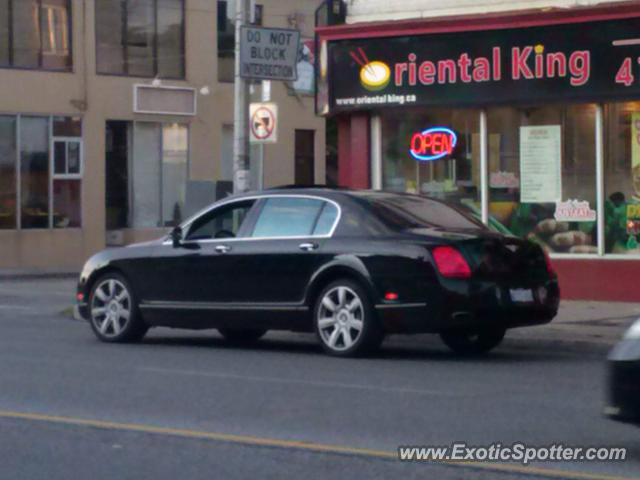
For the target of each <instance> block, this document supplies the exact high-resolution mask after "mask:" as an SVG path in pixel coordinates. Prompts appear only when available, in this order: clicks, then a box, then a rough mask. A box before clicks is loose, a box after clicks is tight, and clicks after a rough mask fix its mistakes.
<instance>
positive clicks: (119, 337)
mask: <svg viewBox="0 0 640 480" xmlns="http://www.w3.org/2000/svg"><path fill="white" fill-rule="evenodd" d="M89 317H90V323H91V328H92V329H93V332H94V333H95V334H96V336H97V337H98V339H100V340H102V341H103V342H111V343H124V342H137V341H140V340H142V338H143V337H144V335H145V334H146V333H147V330H148V329H149V328H148V327H147V326H146V325H145V323H144V321H143V320H142V318H141V317H140V313H139V311H138V305H137V303H136V299H135V296H134V294H133V291H132V290H131V287H130V285H129V282H127V280H126V279H125V278H124V277H123V276H122V275H120V274H118V273H115V272H114V273H108V274H106V275H104V276H102V277H100V278H99V279H98V280H97V281H96V282H95V283H94V285H93V288H92V289H91V294H90V296H89Z"/></svg>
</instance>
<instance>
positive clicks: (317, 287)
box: [305, 262, 378, 308]
mask: <svg viewBox="0 0 640 480" xmlns="http://www.w3.org/2000/svg"><path fill="white" fill-rule="evenodd" d="M340 278H346V279H349V280H352V281H354V282H356V283H358V284H359V285H360V286H362V287H363V288H364V289H365V291H366V292H367V294H368V295H369V298H370V300H371V301H372V302H373V303H374V304H375V303H376V301H377V299H378V294H377V290H376V287H375V285H374V283H373V281H372V279H371V277H370V275H369V273H368V272H367V270H366V267H365V266H364V265H363V264H362V263H361V262H359V264H358V263H355V264H354V263H350V264H346V263H337V264H333V265H328V266H326V267H325V268H323V269H321V270H320V271H318V272H317V273H316V274H315V275H314V276H313V278H312V279H311V282H310V283H309V286H308V287H307V291H306V294H305V305H307V306H309V307H311V308H313V306H314V303H315V300H316V298H317V297H318V295H319V294H320V292H321V291H322V289H323V288H324V287H326V286H327V285H329V284H330V283H331V282H333V281H335V280H338V279H340Z"/></svg>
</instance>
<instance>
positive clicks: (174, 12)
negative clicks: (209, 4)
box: [95, 0, 185, 79]
mask: <svg viewBox="0 0 640 480" xmlns="http://www.w3.org/2000/svg"><path fill="white" fill-rule="evenodd" d="M95 8H96V14H95V18H96V57H97V71H98V73H101V74H108V75H129V76H135V77H160V78H173V79H182V78H184V76H185V66H184V63H185V61H184V58H185V55H184V36H185V34H184V0H96V6H95Z"/></svg>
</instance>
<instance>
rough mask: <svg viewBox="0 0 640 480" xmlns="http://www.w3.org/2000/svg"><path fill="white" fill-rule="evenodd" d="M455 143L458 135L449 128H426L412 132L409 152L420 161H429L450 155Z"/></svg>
mask: <svg viewBox="0 0 640 480" xmlns="http://www.w3.org/2000/svg"><path fill="white" fill-rule="evenodd" d="M457 143H458V136H457V135H456V132H454V131H453V130H451V129H450V128H447V127H433V128H427V129H426V130H423V131H422V132H418V133H414V134H413V137H411V149H410V150H409V153H410V154H411V156H412V157H413V158H415V159H416V160H418V161H420V162H431V161H433V160H438V159H440V158H444V157H446V156H448V155H451V154H452V153H453V149H454V148H456V145H457Z"/></svg>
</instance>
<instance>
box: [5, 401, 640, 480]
mask: <svg viewBox="0 0 640 480" xmlns="http://www.w3.org/2000/svg"><path fill="white" fill-rule="evenodd" d="M0 418H12V419H20V420H31V421H38V422H48V423H59V424H64V425H74V426H83V427H94V428H101V429H106V430H120V431H130V432H141V433H152V434H160V435H171V436H176V437H183V438H193V439H199V440H214V441H222V442H229V443H236V444H242V445H248V446H262V447H279V448H289V449H297V450H306V451H311V452H319V453H330V454H331V453H334V454H346V455H359V456H364V457H372V458H380V459H387V460H397V459H398V454H397V452H390V451H386V450H374V449H368V448H356V447H347V446H342V445H331V444H324V443H315V442H303V441H296V440H280V439H277V438H267V437H255V436H251V435H234V434H229V433H219V432H207V431H203V430H190V429H182V428H169V427H157V426H154V425H144V424H136V423H119V422H109V421H103V420H91V419H85V418H77V417H62V416H57V415H43V414H38V413H26V412H14V411H8V410H0ZM425 463H427V464H428V463H432V464H442V465H451V466H459V467H469V468H479V469H483V470H489V471H496V472H504V473H515V474H527V475H539V476H544V477H549V478H563V479H568V480H633V479H631V478H630V477H619V476H610V475H599V474H596V473H586V472H574V471H570V470H556V469H551V468H543V467H533V466H523V465H513V464H503V463H502V464H497V463H487V462H473V461H451V460H444V461H442V460H441V461H432V462H425Z"/></svg>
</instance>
